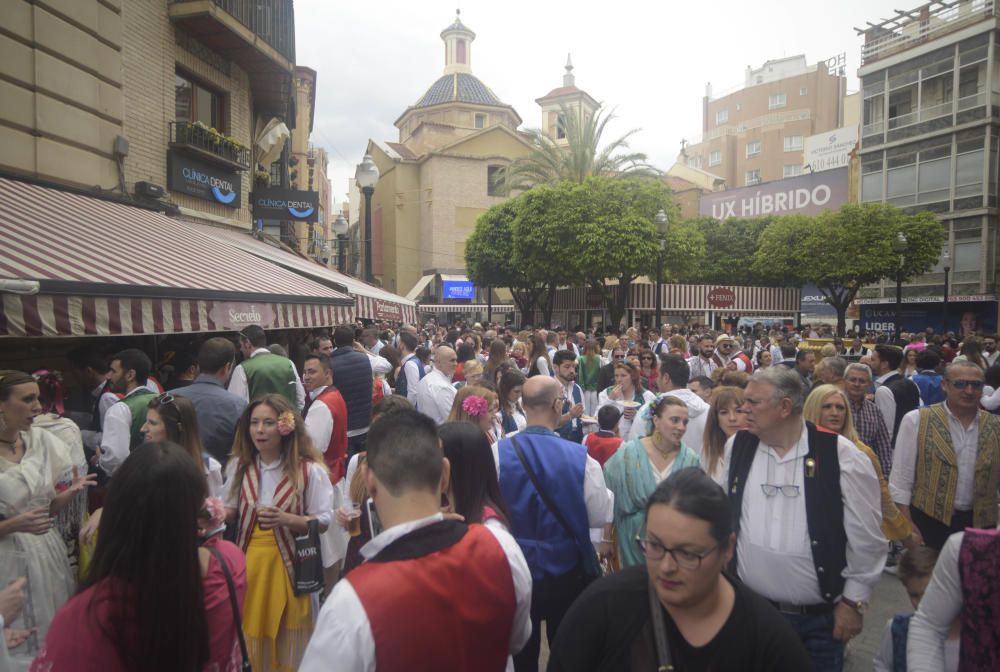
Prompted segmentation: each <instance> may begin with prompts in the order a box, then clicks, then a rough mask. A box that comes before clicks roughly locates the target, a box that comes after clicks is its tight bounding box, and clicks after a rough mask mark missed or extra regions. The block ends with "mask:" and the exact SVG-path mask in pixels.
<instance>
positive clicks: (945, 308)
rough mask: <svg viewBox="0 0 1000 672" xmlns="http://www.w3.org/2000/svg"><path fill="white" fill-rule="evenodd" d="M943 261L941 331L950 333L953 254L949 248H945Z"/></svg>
mask: <svg viewBox="0 0 1000 672" xmlns="http://www.w3.org/2000/svg"><path fill="white" fill-rule="evenodd" d="M941 261H943V262H944V306H943V313H944V314H943V316H942V322H943V324H942V325H941V326H942V329H941V333H942V334H946V333H948V292H949V290H950V288H949V287H948V274H949V273H951V255H950V254H948V248H945V250H944V254H943V255H942V256H941Z"/></svg>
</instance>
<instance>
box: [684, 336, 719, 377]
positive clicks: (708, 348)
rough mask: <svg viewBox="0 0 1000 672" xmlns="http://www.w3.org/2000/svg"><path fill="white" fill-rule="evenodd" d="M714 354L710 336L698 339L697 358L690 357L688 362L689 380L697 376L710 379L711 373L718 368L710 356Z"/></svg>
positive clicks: (713, 345)
mask: <svg viewBox="0 0 1000 672" xmlns="http://www.w3.org/2000/svg"><path fill="white" fill-rule="evenodd" d="M714 354H715V339H713V338H712V335H711V334H704V335H702V336H701V338H699V339H698V356H697V357H692V358H690V359H689V360H687V362H688V367H690V369H691V378H697V377H698V376H705V377H706V378H711V377H712V371H715V370H716V369H717V368H719V363H718V362H717V361H715V358H714V357H713V356H712V355H714Z"/></svg>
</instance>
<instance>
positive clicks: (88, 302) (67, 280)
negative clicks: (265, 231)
mask: <svg viewBox="0 0 1000 672" xmlns="http://www.w3.org/2000/svg"><path fill="white" fill-rule="evenodd" d="M353 320H354V301H353V299H352V298H351V297H350V296H348V295H347V294H345V293H343V292H341V291H338V290H337V289H334V288H332V287H328V286H324V285H322V284H319V283H317V282H314V281H312V280H310V279H308V278H304V277H302V276H301V275H299V274H297V273H293V272H291V271H288V270H287V269H285V268H282V267H281V266H278V265H276V264H273V263H269V262H268V261H265V260H263V259H260V258H259V257H257V256H255V255H252V254H247V253H246V252H243V251H241V250H238V249H236V248H234V247H233V246H231V245H227V244H225V243H223V242H221V241H219V240H217V239H215V238H213V237H211V236H206V235H205V234H204V233H202V232H201V231H199V230H198V229H197V228H195V227H193V226H191V225H190V224H187V223H185V222H182V221H178V220H176V219H172V218H170V217H167V216H166V215H163V214H161V213H158V212H154V211H150V210H145V209H142V208H137V207H131V206H128V205H123V204H120V203H115V202H110V201H106V200H101V199H97V198H93V197H89V196H84V195H80V194H75V193H71V192H68V191H62V190H59V189H51V188H47V187H42V186H38V185H35V184H31V183H26V182H19V181H15V180H9V179H3V178H0V337H4V336H14V337H23V336H118V335H122V336H127V335H143V334H170V333H185V332H214V331H228V330H236V329H240V328H242V327H244V326H247V325H248V324H259V325H260V326H263V327H264V328H265V329H284V328H296V327H304V328H309V327H324V326H333V325H336V324H341V323H344V322H351V321H353Z"/></svg>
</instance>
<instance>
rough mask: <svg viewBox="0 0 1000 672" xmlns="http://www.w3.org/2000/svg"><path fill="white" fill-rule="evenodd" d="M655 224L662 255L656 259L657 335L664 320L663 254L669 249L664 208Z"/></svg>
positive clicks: (654, 220) (657, 214)
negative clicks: (662, 297) (662, 293)
mask: <svg viewBox="0 0 1000 672" xmlns="http://www.w3.org/2000/svg"><path fill="white" fill-rule="evenodd" d="M653 222H654V223H655V224H656V229H657V231H659V233H660V254H659V256H657V258H656V298H655V299H654V301H655V302H656V333H660V322H661V320H662V318H663V315H662V306H661V303H662V301H661V300H660V292H661V291H662V290H661V288H662V285H663V253H664V252H665V251H666V249H667V213H666V212H664V211H663V208H660V211H659V212H658V213H656V217H655V218H653Z"/></svg>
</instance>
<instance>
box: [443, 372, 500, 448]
mask: <svg viewBox="0 0 1000 672" xmlns="http://www.w3.org/2000/svg"><path fill="white" fill-rule="evenodd" d="M499 412H500V400H499V397H497V393H496V392H494V391H493V390H489V389H487V388H485V387H480V386H478V385H467V386H465V387H463V388H462V389H461V390H459V391H458V394H456V395H455V401H454V402H453V403H452V405H451V413H450V414H449V415H448V420H447V421H448V422H468V423H469V424H472V425H475V426H476V427H478V428H479V429H481V430H482V432H483V434H485V435H486V438H487V439H489V441H490V445H493V444H494V443H496V442H497V441H499V440H500V439H501V438H503V429H502V428H501V426H500V424H499V422H498V421H497V414H498V413H499Z"/></svg>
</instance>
